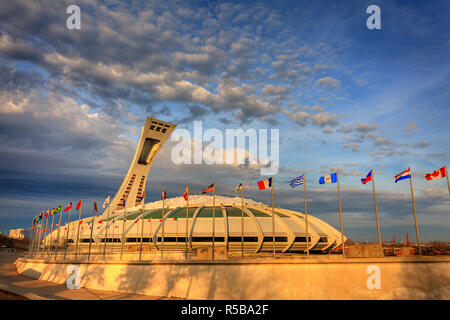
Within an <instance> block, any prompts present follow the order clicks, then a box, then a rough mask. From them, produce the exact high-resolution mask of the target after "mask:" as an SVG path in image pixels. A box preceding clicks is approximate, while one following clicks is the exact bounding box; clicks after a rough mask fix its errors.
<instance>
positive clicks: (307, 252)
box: [303, 173, 309, 257]
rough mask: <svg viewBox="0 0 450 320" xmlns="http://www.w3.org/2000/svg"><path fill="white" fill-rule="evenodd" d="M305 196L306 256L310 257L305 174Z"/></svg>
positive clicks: (304, 175)
mask: <svg viewBox="0 0 450 320" xmlns="http://www.w3.org/2000/svg"><path fill="white" fill-rule="evenodd" d="M303 196H304V202H305V224H306V256H307V257H309V230H308V206H307V204H306V173H304V174H303Z"/></svg>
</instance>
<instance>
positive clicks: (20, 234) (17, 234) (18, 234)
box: [9, 229, 31, 239]
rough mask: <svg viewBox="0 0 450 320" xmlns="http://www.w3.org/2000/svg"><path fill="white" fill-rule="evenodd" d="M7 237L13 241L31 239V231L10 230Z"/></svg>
mask: <svg viewBox="0 0 450 320" xmlns="http://www.w3.org/2000/svg"><path fill="white" fill-rule="evenodd" d="M9 237H10V238H13V239H24V238H31V230H26V229H11V230H9Z"/></svg>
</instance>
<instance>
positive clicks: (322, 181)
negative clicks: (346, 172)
mask: <svg viewBox="0 0 450 320" xmlns="http://www.w3.org/2000/svg"><path fill="white" fill-rule="evenodd" d="M336 182H337V174H336V172H335V173H332V174H327V175H326V176H325V177H320V179H319V184H325V183H336Z"/></svg>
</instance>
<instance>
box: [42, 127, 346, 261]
mask: <svg viewBox="0 0 450 320" xmlns="http://www.w3.org/2000/svg"><path fill="white" fill-rule="evenodd" d="M175 127H176V125H175V124H172V123H168V122H164V121H161V120H157V119H154V118H147V119H146V122H145V125H144V127H143V128H142V132H141V136H140V140H139V143H138V147H137V149H136V153H135V155H134V158H133V160H132V162H131V165H130V168H129V169H128V172H127V174H126V176H125V178H124V180H123V182H122V184H121V186H120V188H119V189H118V191H117V193H116V195H115V196H114V198H113V199H112V201H111V202H110V203H109V205H108V208H107V209H106V210H105V211H104V212H103V213H102V214H101V215H99V216H97V217H94V218H92V217H90V218H84V219H82V223H80V221H72V222H71V223H70V224H69V225H68V226H65V227H64V228H60V229H58V230H56V231H53V232H52V233H50V234H48V235H46V236H45V239H43V245H44V246H48V245H49V244H50V246H55V245H56V246H61V245H66V244H67V245H69V246H70V247H73V246H76V247H77V248H78V246H80V247H81V249H83V247H85V246H86V245H89V243H91V245H92V244H94V245H101V244H104V247H105V245H108V247H111V248H112V249H113V248H114V247H115V246H116V245H120V246H124V245H125V244H126V245H127V251H132V250H136V246H133V244H134V245H136V244H141V243H143V244H145V246H146V247H147V246H148V247H149V249H150V250H152V248H153V249H157V250H160V249H161V247H162V244H163V243H164V250H169V251H170V250H174V251H178V250H185V249H186V242H187V247H188V248H191V249H194V248H200V247H210V246H211V245H212V240H213V235H214V244H215V245H217V246H225V247H226V248H227V249H228V251H235V250H239V251H240V250H241V246H242V242H243V243H244V250H245V251H247V252H255V253H258V252H264V251H272V250H273V229H272V227H273V224H272V208H271V207H269V206H266V205H263V204H261V203H256V202H254V201H252V200H249V199H246V200H244V203H245V205H244V209H243V210H242V207H241V199H240V198H227V197H221V196H216V201H215V204H216V207H215V210H213V207H212V197H211V196H208V195H202V196H200V195H198V196H195V195H191V196H190V197H189V208H188V209H186V207H185V205H186V203H185V201H184V199H183V198H182V197H179V198H172V199H167V200H166V201H165V210H164V212H163V209H162V201H157V202H153V203H148V204H144V201H143V194H144V190H145V186H146V182H147V178H148V173H149V171H150V168H151V165H152V163H153V161H154V160H155V158H156V156H157V154H158V152H159V151H160V150H161V148H162V146H163V144H164V143H165V141H166V140H167V139H168V138H169V136H170V135H171V134H172V132H173V130H174V129H175ZM186 215H187V216H186ZM242 215H243V217H242ZM90 221H93V229H91V228H92V224H90ZM274 221H275V247H276V251H278V252H303V251H305V250H306V249H307V247H306V246H307V239H306V224H305V216H304V214H303V213H301V212H297V211H291V210H286V209H281V208H276V209H275V217H274ZM88 222H89V224H88ZM213 230H214V231H213ZM91 232H92V239H91ZM308 234H309V248H310V250H311V251H316V252H324V251H327V250H332V249H334V248H336V247H337V246H339V245H340V244H341V243H342V238H341V234H340V233H339V232H338V231H337V230H336V229H335V228H333V227H332V226H330V225H329V224H327V223H326V222H324V221H322V220H320V219H318V218H315V217H313V216H310V215H308ZM242 240H243V241H242ZM344 241H345V237H344Z"/></svg>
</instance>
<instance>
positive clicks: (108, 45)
mask: <svg viewBox="0 0 450 320" xmlns="http://www.w3.org/2000/svg"><path fill="white" fill-rule="evenodd" d="M372 2H373V1H331V0H328V1H280V0H279V1H272V2H264V1H258V2H256V1H255V2H253V1H248V2H244V3H239V2H229V1H221V2H209V1H208V2H207V1H195V2H190V3H188V2H186V1H95V0H79V1H75V2H74V1H54V0H53V1H50V0H49V1H46V0H36V1H22V0H15V1H2V2H0V73H1V77H0V198H1V201H0V224H1V229H2V231H4V230H6V229H9V228H12V227H25V226H29V221H31V219H32V217H33V216H34V214H36V213H38V212H39V211H41V210H42V209H46V208H48V207H50V208H51V207H54V206H56V205H58V204H60V203H62V204H66V203H67V202H69V201H78V200H79V199H80V198H82V199H84V200H85V201H88V202H90V201H92V200H93V198H94V197H96V198H97V199H104V198H105V197H106V196H107V195H108V194H111V195H112V196H113V195H114V194H115V192H116V190H117V188H118V187H119V186H120V183H121V181H122V179H123V176H124V175H125V173H126V170H127V169H128V166H129V163H130V161H131V159H132V157H133V155H134V150H135V148H136V143H137V140H138V138H139V130H140V128H141V127H142V125H143V124H144V122H145V118H146V117H147V116H151V117H156V118H158V119H161V120H164V121H168V122H172V123H177V124H178V127H179V128H186V129H189V130H191V131H192V130H193V122H194V120H201V121H203V129H204V130H206V129H208V128H215V129H218V130H220V131H221V132H225V130H226V129H229V128H242V129H244V130H247V129H250V128H253V129H264V128H266V129H279V132H280V159H279V163H280V167H281V168H280V171H279V173H278V174H277V175H276V176H275V181H276V189H275V200H276V205H277V206H281V207H286V208H290V209H299V210H300V209H302V208H303V199H302V190H298V189H295V190H292V189H290V188H289V186H288V184H287V181H288V180H289V178H293V177H295V176H296V175H298V174H302V173H305V172H306V176H307V183H308V199H309V203H308V205H309V211H310V214H313V215H316V216H317V217H319V218H322V219H325V220H326V221H327V222H329V223H330V224H332V225H334V226H336V227H337V226H338V202H337V194H336V185H326V186H321V185H320V186H319V184H318V179H319V177H320V176H321V175H324V174H328V173H330V172H334V171H335V170H339V172H340V174H341V191H342V209H343V216H344V231H345V233H346V234H347V235H348V236H349V237H350V238H352V239H355V240H376V228H375V217H374V210H373V200H372V194H371V186H370V185H366V186H363V185H361V183H360V179H361V178H362V177H364V176H365V175H366V174H367V173H368V172H369V170H370V169H374V171H375V179H376V188H377V199H378V207H379V213H380V217H381V223H382V230H381V231H382V238H386V239H387V240H390V239H392V237H393V236H396V237H397V239H400V237H401V235H403V237H405V234H406V232H409V234H410V236H411V238H412V239H415V231H414V224H413V223H414V222H413V215H412V204H411V198H410V188H409V183H408V181H402V182H399V183H397V184H395V183H394V178H393V177H394V175H395V174H398V173H400V172H401V171H403V170H405V169H407V168H408V166H409V167H411V169H412V170H413V184H414V188H415V196H416V204H417V214H418V221H419V223H420V231H421V238H422V239H423V240H424V241H429V240H443V241H447V240H448V239H449V237H450V215H449V214H450V201H449V194H448V190H447V185H446V180H445V179H441V180H435V181H432V182H427V181H425V179H424V174H425V172H431V171H433V170H435V169H437V168H439V167H442V166H444V165H446V164H448V163H449V139H448V137H449V134H450V129H449V127H450V126H449V125H450V59H449V56H450V22H449V21H450V19H449V17H450V7H449V6H448V2H447V1H433V2H425V1H377V3H376V4H377V5H379V6H380V8H381V30H368V29H367V27H366V19H367V18H368V17H369V15H368V14H366V8H367V7H368V6H369V5H371V4H374V3H372ZM70 4H77V5H78V6H79V7H80V8H81V30H69V29H68V28H67V27H66V19H67V18H68V14H67V13H66V9H67V7H68V6H69V5H70ZM174 144H175V143H174V142H168V143H167V145H166V146H165V147H164V149H163V150H162V151H161V152H160V154H159V155H158V158H157V159H156V161H155V163H154V166H153V168H152V171H151V173H150V178H149V181H148V182H147V198H150V199H146V200H149V201H155V200H158V199H159V194H160V190H161V188H162V186H164V185H165V186H166V188H167V191H168V195H169V196H179V195H181V194H182V192H183V190H184V187H185V185H186V184H189V185H190V189H191V192H192V193H200V191H201V190H202V189H203V188H204V187H205V186H207V185H209V184H210V183H211V182H212V181H216V186H217V193H219V194H222V195H230V196H231V195H233V190H234V187H235V185H236V184H237V183H238V182H239V181H240V179H241V178H242V177H243V178H244V179H245V181H246V183H247V184H248V193H247V196H248V197H249V198H252V199H254V200H257V201H262V202H265V203H268V200H269V197H270V194H269V192H262V191H257V190H256V181H258V180H259V179H261V178H264V177H261V175H260V171H259V169H258V168H255V167H252V166H239V167H236V166H233V165H207V164H203V165H175V164H174V163H173V162H172V161H171V159H170V154H171V150H172V148H173V146H174ZM84 214H85V215H87V214H90V212H89V213H88V212H85V213H84Z"/></svg>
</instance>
